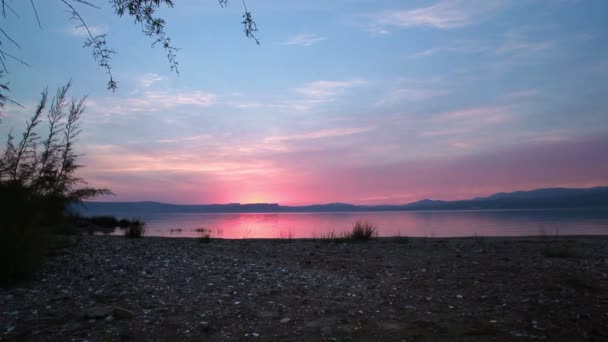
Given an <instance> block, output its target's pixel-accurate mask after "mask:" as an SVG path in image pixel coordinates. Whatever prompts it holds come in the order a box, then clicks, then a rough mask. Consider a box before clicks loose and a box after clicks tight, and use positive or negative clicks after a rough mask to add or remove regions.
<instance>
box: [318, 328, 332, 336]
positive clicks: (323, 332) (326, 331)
mask: <svg viewBox="0 0 608 342" xmlns="http://www.w3.org/2000/svg"><path fill="white" fill-rule="evenodd" d="M333 332H334V331H333V329H332V328H331V327H329V326H324V327H323V328H321V335H323V336H331V335H332V334H333Z"/></svg>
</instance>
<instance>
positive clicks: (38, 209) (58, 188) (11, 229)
mask: <svg viewBox="0 0 608 342" xmlns="http://www.w3.org/2000/svg"><path fill="white" fill-rule="evenodd" d="M69 88H70V84H69V83H68V84H67V85H66V86H64V87H61V88H59V90H58V91H57V95H56V96H55V97H54V98H53V100H52V101H51V103H50V106H49V108H48V111H47V113H46V115H44V112H45V108H46V107H47V104H48V103H47V102H48V101H47V99H48V93H47V92H46V91H44V92H43V93H42V99H41V100H40V102H39V103H38V105H37V106H36V108H35V112H34V115H33V116H32V117H31V118H30V119H29V120H28V121H27V122H26V125H25V129H24V131H23V133H22V134H21V135H20V139H15V137H14V136H13V134H12V132H11V133H9V134H8V137H7V138H6V140H5V141H6V144H5V147H4V149H3V150H2V151H0V208H2V209H1V210H2V216H1V218H0V219H1V221H0V234H1V235H0V250H1V251H0V270H2V271H1V272H0V273H2V274H1V275H0V283H2V285H10V284H13V283H15V282H17V281H19V280H23V279H28V278H30V277H31V276H33V274H34V273H35V271H36V269H37V268H38V267H39V265H40V264H41V263H42V261H43V257H44V254H45V252H46V247H47V246H48V245H49V243H50V242H53V241H52V240H53V235H55V234H63V233H68V232H73V230H72V229H70V226H71V224H72V222H73V220H71V218H70V213H69V211H70V210H69V208H70V206H71V205H72V204H74V203H79V202H81V201H82V200H84V199H88V198H92V197H95V196H98V195H102V194H109V193H110V191H109V190H106V189H95V188H90V187H79V185H83V184H85V182H84V181H83V180H82V179H81V178H78V177H77V176H76V171H77V170H78V169H79V168H80V167H81V165H79V164H78V162H77V159H78V156H79V155H78V154H77V153H76V151H75V150H74V144H75V142H76V140H77V138H78V135H79V134H80V132H81V127H80V118H81V115H82V113H83V112H84V99H81V100H76V99H75V100H72V101H71V103H70V102H69V101H68V100H67V92H68V89H69ZM45 116H46V118H47V123H46V125H45V128H46V130H47V132H46V133H45V134H44V135H39V134H38V132H37V131H38V126H39V124H40V123H42V120H43V118H44V117H45Z"/></svg>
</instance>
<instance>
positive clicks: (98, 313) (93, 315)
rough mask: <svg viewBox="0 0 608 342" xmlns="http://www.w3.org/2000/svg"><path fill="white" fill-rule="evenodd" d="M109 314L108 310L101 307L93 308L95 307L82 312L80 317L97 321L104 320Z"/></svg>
mask: <svg viewBox="0 0 608 342" xmlns="http://www.w3.org/2000/svg"><path fill="white" fill-rule="evenodd" d="M109 314H110V313H109V311H108V309H106V308H104V307H101V306H95V307H92V308H89V309H87V310H85V311H84V312H83V314H82V316H83V317H84V318H85V319H98V318H105V317H106V316H108V315H109Z"/></svg>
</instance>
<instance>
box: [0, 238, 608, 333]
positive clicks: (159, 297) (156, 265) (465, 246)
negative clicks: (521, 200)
mask: <svg viewBox="0 0 608 342" xmlns="http://www.w3.org/2000/svg"><path fill="white" fill-rule="evenodd" d="M532 339H535V340H548V341H557V340H559V341H576V340H597V341H600V340H603V341H606V340H608V237H560V238H553V237H540V238H468V239H461V238H458V239H441V238H435V239H425V238H419V239H412V238H410V239H407V238H401V239H376V240H373V241H370V242H363V243H353V242H347V243H344V242H331V241H318V240H316V241H314V240H282V241H278V240H212V241H211V242H210V243H200V242H199V241H197V240H195V239H168V238H142V239H128V238H125V237H116V236H114V237H109V236H86V235H84V236H82V237H80V238H79V241H78V243H76V244H75V245H74V246H71V247H68V248H66V249H64V250H61V251H59V252H57V253H56V255H54V256H52V257H50V258H49V260H48V262H47V263H46V264H45V266H44V267H43V270H42V271H41V272H40V273H39V275H38V277H37V279H35V280H34V281H31V282H28V283H24V284H21V285H20V286H17V287H15V288H11V289H0V340H2V341H12V340H15V341H22V340H28V341H29V340H34V341H45V340H61V341H68V340H74V341H84V340H88V341H110V340H112V341H116V340H148V341H150V340H161V341H175V340H192V341H201V340H203V341H234V340H238V341H240V340H243V341H249V340H251V341H320V340H332V341H437V340H449V341H460V340H461V341H488V340H496V341H513V340H532Z"/></svg>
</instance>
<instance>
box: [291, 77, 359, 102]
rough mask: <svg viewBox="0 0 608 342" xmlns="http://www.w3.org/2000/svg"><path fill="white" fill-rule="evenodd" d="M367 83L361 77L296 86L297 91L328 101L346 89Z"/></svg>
mask: <svg viewBox="0 0 608 342" xmlns="http://www.w3.org/2000/svg"><path fill="white" fill-rule="evenodd" d="M366 83H367V82H366V81H364V80H360V79H354V80H350V81H314V82H311V83H308V84H306V85H304V86H303V87H300V88H296V92H297V93H299V94H301V95H305V96H308V97H311V98H314V99H317V100H319V101H328V100H331V99H332V98H333V97H334V96H335V95H336V94H338V93H340V92H342V91H344V90H345V89H348V88H352V87H356V86H360V85H364V84H366Z"/></svg>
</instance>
